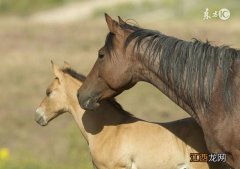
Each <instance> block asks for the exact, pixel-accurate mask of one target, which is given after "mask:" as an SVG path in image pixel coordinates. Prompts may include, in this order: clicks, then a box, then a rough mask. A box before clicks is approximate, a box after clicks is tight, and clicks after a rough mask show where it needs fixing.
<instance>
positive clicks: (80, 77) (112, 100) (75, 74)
mask: <svg viewBox="0 0 240 169" xmlns="http://www.w3.org/2000/svg"><path fill="white" fill-rule="evenodd" d="M62 71H63V73H66V74H68V75H70V76H71V77H73V78H74V79H77V80H78V81H80V82H84V81H85V79H86V76H84V75H83V74H81V73H78V72H77V71H75V70H73V69H71V68H63V69H62ZM106 101H107V102H108V103H110V104H111V105H113V106H114V107H115V108H116V109H117V110H119V111H118V112H119V113H121V114H123V115H126V116H131V117H133V115H132V114H131V113H129V112H127V111H125V110H124V109H123V107H122V106H121V104H119V103H118V102H117V101H116V99H115V98H109V99H107V100H106Z"/></svg>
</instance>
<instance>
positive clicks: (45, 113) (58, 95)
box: [35, 63, 79, 126]
mask: <svg viewBox="0 0 240 169" xmlns="http://www.w3.org/2000/svg"><path fill="white" fill-rule="evenodd" d="M52 67H53V72H54V75H55V79H54V80H53V81H52V83H51V84H50V85H49V87H48V88H47V90H46V96H45V98H44V99H43V101H42V102H41V104H40V106H39V107H38V108H37V110H36V113H35V121H36V122H37V123H38V124H40V125H42V126H45V125H47V124H48V122H49V121H51V120H52V119H54V118H55V117H57V116H58V115H60V114H62V113H65V112H70V102H69V100H70V99H69V96H70V95H71V94H72V93H75V92H71V91H72V90H76V91H77V89H78V87H79V85H75V86H74V85H73V83H72V81H69V78H66V76H67V75H66V74H64V72H63V70H62V69H60V68H59V67H58V66H56V65H55V64H53V63H52ZM68 67H69V65H67V64H66V63H65V64H64V69H67V68H68ZM74 88H76V89H74ZM75 97H76V96H75Z"/></svg>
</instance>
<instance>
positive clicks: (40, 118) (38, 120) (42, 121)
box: [35, 117, 48, 126]
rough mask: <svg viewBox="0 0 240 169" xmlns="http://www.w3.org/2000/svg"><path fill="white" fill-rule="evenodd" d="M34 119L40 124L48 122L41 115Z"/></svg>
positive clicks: (44, 124) (43, 124)
mask: <svg viewBox="0 0 240 169" xmlns="http://www.w3.org/2000/svg"><path fill="white" fill-rule="evenodd" d="M35 121H36V122H37V123H38V124H39V125H41V126H46V125H47V124H48V122H47V121H46V120H45V119H44V118H43V117H38V118H37V117H35Z"/></svg>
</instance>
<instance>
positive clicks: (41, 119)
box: [35, 108, 48, 126]
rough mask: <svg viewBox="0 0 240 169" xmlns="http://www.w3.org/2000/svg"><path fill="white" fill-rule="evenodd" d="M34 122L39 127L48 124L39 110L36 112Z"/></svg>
mask: <svg viewBox="0 0 240 169" xmlns="http://www.w3.org/2000/svg"><path fill="white" fill-rule="evenodd" d="M35 121H36V122H37V123H38V124H39V125H41V126H46V125H47V124H48V122H47V119H46V116H45V113H44V111H42V109H41V108H38V109H37V110H36V113H35Z"/></svg>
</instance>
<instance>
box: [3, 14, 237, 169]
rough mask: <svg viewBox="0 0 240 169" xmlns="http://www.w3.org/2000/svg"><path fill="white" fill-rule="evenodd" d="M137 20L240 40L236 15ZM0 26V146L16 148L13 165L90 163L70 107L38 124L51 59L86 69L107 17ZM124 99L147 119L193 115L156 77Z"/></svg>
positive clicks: (184, 33)
mask: <svg viewBox="0 0 240 169" xmlns="http://www.w3.org/2000/svg"><path fill="white" fill-rule="evenodd" d="M136 19H137V17H136ZM137 20H138V19H137ZM138 23H139V24H140V25H141V26H142V27H148V28H152V29H158V30H161V32H164V33H166V34H169V35H173V36H177V37H179V38H183V39H187V40H189V39H191V38H193V37H196V38H199V39H202V40H205V39H208V40H210V41H214V43H215V44H230V45H232V46H233V47H240V46H239V44H240V32H239V27H240V25H239V22H238V21H237V20H230V21H226V22H223V21H204V22H203V21H175V20H174V21H160V20H159V21H158V20H157V19H155V20H154V21H153V20H151V21H148V20H143V19H139V20H138ZM0 30H1V31H0V39H1V42H0V57H1V66H0V91H1V98H0V124H1V128H0V148H1V147H7V148H9V149H10V153H11V159H10V163H11V165H9V166H12V165H13V164H14V163H15V164H16V166H18V165H19V166H22V167H20V168H24V166H27V167H25V168H31V169H32V168H34V169H35V168H41V169H42V168H60V169H61V168H65V169H66V168H69V169H72V168H79V169H80V168H84V169H87V168H90V167H91V164H90V159H89V156H88V151H87V144H86V143H85V142H84V140H83V138H82V137H81V134H80V132H79V130H78V129H77V127H76V125H75V124H74V121H73V119H72V118H71V117H70V115H62V116H60V117H58V118H57V119H55V120H54V121H52V122H51V124H50V125H49V126H47V127H45V128H43V127H40V126H38V125H37V124H36V123H35V122H34V120H33V116H34V112H35V109H36V107H37V106H38V104H39V103H40V101H41V99H42V98H43V97H44V94H45V89H46V87H47V85H48V84H49V83H50V82H51V79H52V78H53V74H52V70H51V66H50V60H51V59H52V60H54V61H55V62H56V63H57V64H60V65H61V64H62V63H63V61H64V60H66V61H68V62H69V63H70V64H71V65H72V67H73V68H75V69H77V70H78V71H79V72H82V73H84V74H87V72H88V71H89V70H90V69H91V67H92V65H93V63H94V61H95V59H96V55H97V50H98V49H99V48H100V47H101V46H102V45H103V42H104V39H105V36H106V34H107V27H106V25H105V22H104V19H103V18H101V19H95V20H91V21H89V22H86V21H83V22H79V23H74V24H70V25H43V24H36V23H35V24H34V23H31V22H27V21H19V20H5V21H2V22H1V23H0ZM118 100H119V102H120V103H121V104H122V105H123V107H125V109H127V110H129V111H130V112H133V113H134V114H135V115H136V116H138V117H141V118H144V119H146V120H151V121H170V120H174V119H179V118H183V117H186V116H187V114H186V113H185V112H183V111H182V110H181V109H180V108H178V107H177V106H176V105H175V104H173V103H172V102H171V101H169V99H167V98H166V97H165V96H163V95H162V94H161V93H160V92H159V91H158V90H157V89H155V88H154V87H152V86H151V85H149V84H144V83H139V84H138V85H137V86H136V87H134V88H133V89H131V90H129V91H127V92H124V93H123V94H121V95H120V96H119V97H118ZM159 141H160V140H159ZM0 163H1V161H0ZM9 166H8V168H14V165H13V166H12V167H9ZM16 166H15V168H18V167H16ZM31 166H32V167H31ZM76 166H77V167H76ZM0 168H1V165H0ZM4 168H5V169H6V166H5V167H4Z"/></svg>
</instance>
